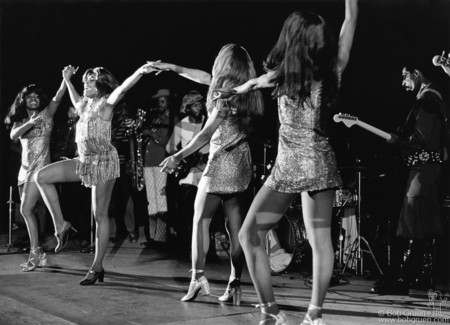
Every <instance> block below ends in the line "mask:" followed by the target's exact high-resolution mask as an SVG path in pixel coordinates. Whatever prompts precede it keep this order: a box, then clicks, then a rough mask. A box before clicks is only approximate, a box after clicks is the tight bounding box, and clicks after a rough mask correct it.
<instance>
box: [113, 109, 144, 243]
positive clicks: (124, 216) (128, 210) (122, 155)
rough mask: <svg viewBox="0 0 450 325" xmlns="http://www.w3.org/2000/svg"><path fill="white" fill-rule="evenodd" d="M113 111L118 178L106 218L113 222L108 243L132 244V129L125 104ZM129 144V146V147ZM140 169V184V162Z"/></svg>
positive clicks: (134, 239) (133, 224)
mask: <svg viewBox="0 0 450 325" xmlns="http://www.w3.org/2000/svg"><path fill="white" fill-rule="evenodd" d="M116 112H117V114H115V117H114V118H113V126H112V142H113V145H114V147H115V148H116V149H117V153H118V155H119V164H120V177H119V178H118V180H117V181H116V183H115V184H114V189H113V193H112V197H111V203H110V205H109V215H110V216H111V217H112V218H113V219H114V220H115V222H114V224H113V225H112V226H111V230H110V231H111V233H110V238H111V241H112V242H115V241H117V240H118V239H119V238H124V237H128V239H129V241H130V242H132V243H135V242H136V241H137V239H138V233H137V231H136V220H135V214H134V201H133V191H134V188H133V187H134V185H135V184H133V180H134V177H138V176H139V175H135V173H136V172H137V171H136V170H133V168H136V166H132V160H135V159H136V158H137V157H136V152H134V150H135V146H136V143H135V139H134V138H133V137H132V134H131V132H132V130H133V128H134V127H135V125H134V124H135V121H133V119H132V118H130V114H129V108H128V106H126V105H125V106H124V108H123V109H122V110H120V111H119V110H116V111H115V113H116ZM130 144H132V146H131V147H130ZM139 149H141V148H139ZM132 150H133V152H132ZM137 154H141V152H140V151H138V152H137ZM132 158H133V159H132ZM134 162H135V161H134ZM140 167H141V169H142V170H141V171H139V172H141V173H142V175H141V176H142V181H143V165H142V161H141V166H140Z"/></svg>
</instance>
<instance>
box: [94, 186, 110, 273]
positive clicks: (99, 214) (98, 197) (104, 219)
mask: <svg viewBox="0 0 450 325" xmlns="http://www.w3.org/2000/svg"><path fill="white" fill-rule="evenodd" d="M114 182H115V179H113V180H109V181H107V182H106V183H102V184H98V185H96V186H93V187H92V203H93V204H92V208H93V211H94V217H95V223H96V232H95V257H94V262H93V264H92V266H91V270H93V271H95V272H101V271H103V259H104V257H105V254H106V249H107V248H108V242H109V227H110V219H109V216H108V207H109V203H110V201H111V194H112V190H113V188H114Z"/></svg>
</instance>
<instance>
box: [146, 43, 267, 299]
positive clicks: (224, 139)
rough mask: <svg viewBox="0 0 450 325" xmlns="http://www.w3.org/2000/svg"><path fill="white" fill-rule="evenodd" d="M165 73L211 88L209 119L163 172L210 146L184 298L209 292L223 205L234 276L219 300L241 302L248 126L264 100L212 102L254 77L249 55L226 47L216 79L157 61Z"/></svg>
mask: <svg viewBox="0 0 450 325" xmlns="http://www.w3.org/2000/svg"><path fill="white" fill-rule="evenodd" d="M153 66H154V67H156V68H159V69H161V70H171V71H175V72H176V73H178V74H179V75H181V76H183V77H186V78H188V79H191V80H193V81H196V82H198V83H202V84H206V85H209V90H208V95H207V102H206V106H207V109H208V114H209V117H208V120H207V121H206V123H205V126H204V128H203V129H202V131H200V132H199V133H198V134H197V135H196V136H195V137H194V138H193V139H192V140H191V142H189V144H188V145H187V146H186V147H184V148H183V149H182V150H180V151H178V152H177V153H175V154H174V155H172V156H170V157H168V158H166V159H165V160H164V161H163V162H162V164H161V166H162V171H165V172H168V173H172V172H173V171H174V169H175V168H176V167H177V165H178V164H179V163H180V161H181V160H182V159H184V158H186V157H187V156H189V155H190V154H192V153H194V152H195V151H197V150H198V149H200V148H201V147H202V146H203V145H205V144H206V143H208V142H210V151H209V157H208V163H207V166H206V169H205V171H204V173H203V176H202V178H201V180H200V183H199V185H198V191H197V195H196V198H195V204H194V222H193V229H192V270H191V271H192V281H191V284H190V286H189V290H188V293H187V294H186V295H185V296H184V297H183V298H182V299H181V300H182V301H190V300H193V299H195V298H196V297H197V294H198V292H199V291H200V289H202V288H204V290H205V292H206V293H207V294H209V284H208V280H207V279H206V277H205V276H204V267H205V259H206V254H207V251H208V248H209V226H210V223H211V219H212V218H213V216H214V214H215V213H216V211H217V210H218V209H219V208H220V207H221V206H223V208H224V212H225V221H226V229H227V232H228V234H229V238H230V242H231V245H230V249H231V273H230V278H229V282H228V286H227V289H226V291H225V293H224V295H222V296H221V297H219V300H220V301H231V300H233V303H234V304H239V303H240V297H241V289H240V281H239V279H240V276H241V273H242V268H243V264H244V256H243V253H242V248H241V246H240V245H239V239H238V233H239V229H240V228H241V225H242V222H243V219H244V216H245V212H246V211H245V206H244V204H245V202H244V191H245V190H246V189H247V187H248V186H249V183H250V180H251V177H252V161H251V156H250V148H249V144H248V131H247V130H248V127H249V125H250V124H251V121H252V118H253V117H254V116H255V115H258V114H261V112H262V108H263V107H262V104H263V103H262V96H261V94H260V93H259V92H253V93H249V94H247V95H244V96H242V97H241V96H240V97H237V98H235V99H233V100H230V101H224V100H217V101H216V100H213V90H214V89H215V88H220V87H227V88H232V87H235V86H237V85H240V84H242V83H243V82H245V81H246V80H248V78H254V77H255V76H256V74H255V69H254V65H253V62H252V60H251V58H250V56H249V54H248V53H247V51H246V50H245V49H244V48H243V47H241V46H238V45H235V44H228V45H225V46H224V47H222V49H221V50H220V52H219V54H218V55H217V57H216V59H215V62H214V65H213V68H212V75H211V74H209V73H207V72H204V71H200V70H195V69H188V68H184V67H180V66H177V65H174V64H168V63H161V62H154V63H153Z"/></svg>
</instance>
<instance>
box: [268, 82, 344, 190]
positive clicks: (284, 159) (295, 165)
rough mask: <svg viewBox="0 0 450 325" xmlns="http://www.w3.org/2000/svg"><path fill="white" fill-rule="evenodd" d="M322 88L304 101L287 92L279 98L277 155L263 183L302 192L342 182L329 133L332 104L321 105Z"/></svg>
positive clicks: (339, 184) (277, 188)
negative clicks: (330, 106) (328, 125)
mask: <svg viewBox="0 0 450 325" xmlns="http://www.w3.org/2000/svg"><path fill="white" fill-rule="evenodd" d="M320 95H321V88H318V89H317V90H315V91H313V92H312V95H311V97H310V98H308V100H306V101H305V102H304V103H303V104H302V103H300V102H299V101H298V100H293V99H290V98H288V97H287V96H281V97H280V98H279V99H278V116H279V119H280V124H281V125H280V130H279V140H278V155H277V158H276V161H275V165H274V167H273V169H272V171H271V174H270V176H269V177H268V178H267V181H266V182H265V183H264V186H267V187H269V188H270V189H272V190H274V191H277V192H283V193H300V192H303V191H317V190H324V189H328V188H335V187H339V186H341V185H342V181H341V178H340V176H339V171H338V169H337V164H336V158H335V156H334V152H333V149H332V148H331V146H330V144H329V142H328V138H327V136H326V123H327V119H328V117H329V115H330V112H328V111H327V110H329V108H326V107H322V106H321V96H320Z"/></svg>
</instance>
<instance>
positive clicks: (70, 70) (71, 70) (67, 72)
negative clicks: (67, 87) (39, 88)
mask: <svg viewBox="0 0 450 325" xmlns="http://www.w3.org/2000/svg"><path fill="white" fill-rule="evenodd" d="M77 71H78V67H76V68H75V67H74V66H72V65H68V66H65V67H64V69H63V71H62V75H63V78H64V80H70V78H72V76H73V75H74V74H75V73H77Z"/></svg>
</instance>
